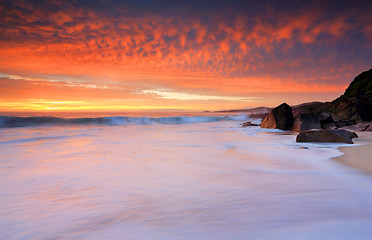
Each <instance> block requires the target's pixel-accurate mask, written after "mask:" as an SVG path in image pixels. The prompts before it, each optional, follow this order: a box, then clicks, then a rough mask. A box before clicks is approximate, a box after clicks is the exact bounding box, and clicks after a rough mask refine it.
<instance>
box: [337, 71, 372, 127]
mask: <svg viewBox="0 0 372 240" xmlns="http://www.w3.org/2000/svg"><path fill="white" fill-rule="evenodd" d="M332 117H333V119H335V120H336V121H340V120H354V121H356V122H361V121H371V120H372V69H370V70H368V71H366V72H362V73H361V74H359V75H358V76H357V77H356V78H355V79H354V80H353V81H352V82H351V83H350V85H349V87H348V88H347V89H346V91H345V93H344V94H343V95H342V96H340V97H339V98H337V99H335V100H334V101H333V102H332Z"/></svg>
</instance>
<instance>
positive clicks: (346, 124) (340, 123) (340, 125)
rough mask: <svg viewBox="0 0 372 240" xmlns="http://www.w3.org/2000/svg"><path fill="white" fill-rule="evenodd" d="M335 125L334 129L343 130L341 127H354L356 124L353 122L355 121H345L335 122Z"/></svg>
mask: <svg viewBox="0 0 372 240" xmlns="http://www.w3.org/2000/svg"><path fill="white" fill-rule="evenodd" d="M335 124H336V127H338V128H343V127H346V126H351V125H355V124H356V122H355V120H346V121H337V122H335Z"/></svg>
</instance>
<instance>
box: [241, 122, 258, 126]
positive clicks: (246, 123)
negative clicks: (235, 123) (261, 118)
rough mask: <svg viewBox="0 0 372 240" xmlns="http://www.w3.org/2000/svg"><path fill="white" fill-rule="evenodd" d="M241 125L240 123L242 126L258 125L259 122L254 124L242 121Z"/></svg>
mask: <svg viewBox="0 0 372 240" xmlns="http://www.w3.org/2000/svg"><path fill="white" fill-rule="evenodd" d="M241 125H242V127H249V126H260V125H259V124H255V123H252V122H245V123H242V124H241Z"/></svg>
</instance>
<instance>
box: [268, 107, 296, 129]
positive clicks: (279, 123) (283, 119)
mask: <svg viewBox="0 0 372 240" xmlns="http://www.w3.org/2000/svg"><path fill="white" fill-rule="evenodd" d="M292 125H293V113H292V108H291V107H290V106H289V105H288V104H287V103H283V104H281V105H279V106H278V107H276V108H274V109H273V110H271V112H270V113H269V115H267V117H266V118H265V119H264V120H263V121H262V123H261V128H273V129H275V128H276V129H281V130H290V129H291V128H292Z"/></svg>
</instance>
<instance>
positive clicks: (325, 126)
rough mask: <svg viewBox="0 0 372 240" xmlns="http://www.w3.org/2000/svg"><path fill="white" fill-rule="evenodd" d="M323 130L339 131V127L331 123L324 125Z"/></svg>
mask: <svg viewBox="0 0 372 240" xmlns="http://www.w3.org/2000/svg"><path fill="white" fill-rule="evenodd" d="M322 128H323V129H328V130H333V129H337V125H336V123H334V122H331V123H322Z"/></svg>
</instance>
